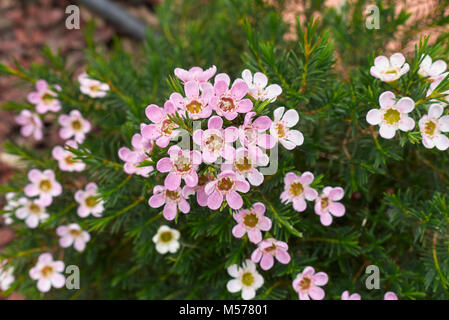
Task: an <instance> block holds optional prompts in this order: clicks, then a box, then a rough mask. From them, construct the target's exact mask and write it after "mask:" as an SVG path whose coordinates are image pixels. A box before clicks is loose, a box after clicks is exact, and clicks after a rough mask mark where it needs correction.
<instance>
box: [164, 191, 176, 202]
mask: <svg viewBox="0 0 449 320" xmlns="http://www.w3.org/2000/svg"><path fill="white" fill-rule="evenodd" d="M165 196H167V197H168V198H170V199H171V200H177V199H179V193H178V191H170V190H166V191H165Z"/></svg>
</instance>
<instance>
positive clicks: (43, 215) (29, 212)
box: [16, 198, 50, 229]
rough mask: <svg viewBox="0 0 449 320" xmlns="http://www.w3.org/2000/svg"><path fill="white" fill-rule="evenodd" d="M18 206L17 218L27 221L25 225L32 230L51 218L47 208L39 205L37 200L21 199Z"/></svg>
mask: <svg viewBox="0 0 449 320" xmlns="http://www.w3.org/2000/svg"><path fill="white" fill-rule="evenodd" d="M18 204H19V206H18V207H17V210H16V217H17V218H19V219H22V220H25V224H26V225H27V226H28V227H30V228H31V229H34V228H36V227H37V226H38V225H39V223H40V222H44V221H45V220H47V219H48V217H50V215H49V214H48V213H47V209H46V208H45V206H42V205H41V204H39V202H38V201H37V200H32V199H28V198H20V199H19V200H18Z"/></svg>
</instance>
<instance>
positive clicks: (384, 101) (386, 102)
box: [379, 91, 396, 109]
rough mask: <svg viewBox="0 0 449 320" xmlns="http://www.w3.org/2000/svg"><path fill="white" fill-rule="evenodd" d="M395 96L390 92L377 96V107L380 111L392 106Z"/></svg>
mask: <svg viewBox="0 0 449 320" xmlns="http://www.w3.org/2000/svg"><path fill="white" fill-rule="evenodd" d="M394 98H395V95H394V93H393V92H391V91H385V92H383V93H382V94H381V95H380V96H379V105H380V106H381V107H382V109H385V108H388V107H391V106H393V105H394V104H395V103H396V102H395V101H394Z"/></svg>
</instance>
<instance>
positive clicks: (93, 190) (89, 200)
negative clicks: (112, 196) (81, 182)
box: [75, 182, 104, 218]
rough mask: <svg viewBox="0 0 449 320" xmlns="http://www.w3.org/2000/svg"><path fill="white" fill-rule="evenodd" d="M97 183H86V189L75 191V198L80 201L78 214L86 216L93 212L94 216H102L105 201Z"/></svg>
mask: <svg viewBox="0 0 449 320" xmlns="http://www.w3.org/2000/svg"><path fill="white" fill-rule="evenodd" d="M97 190H98V187H97V184H96V183H94V182H90V183H88V184H87V185H86V188H85V190H78V191H77V192H75V200H76V202H78V204H79V206H78V210H77V212H78V216H80V217H81V218H85V217H87V216H89V215H90V214H92V215H93V216H94V217H96V218H98V217H101V213H102V212H103V211H104V206H103V205H104V201H103V200H102V199H101V198H100V194H99V193H98V191H97Z"/></svg>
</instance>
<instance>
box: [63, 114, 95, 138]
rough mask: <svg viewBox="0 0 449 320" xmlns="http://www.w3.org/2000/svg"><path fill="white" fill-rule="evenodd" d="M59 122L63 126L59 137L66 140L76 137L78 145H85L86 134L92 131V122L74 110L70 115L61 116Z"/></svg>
mask: <svg viewBox="0 0 449 320" xmlns="http://www.w3.org/2000/svg"><path fill="white" fill-rule="evenodd" d="M58 122H59V124H60V125H61V126H62V128H61V130H59V136H60V137H61V138H62V139H64V140H67V139H70V138H72V137H74V139H75V141H76V142H78V143H83V141H84V139H85V138H86V133H88V132H89V131H90V129H91V125H90V122H89V121H87V120H86V119H84V118H83V116H82V115H81V113H80V112H79V111H78V110H72V111H70V114H68V115H67V114H61V115H60V116H59V118H58Z"/></svg>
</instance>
